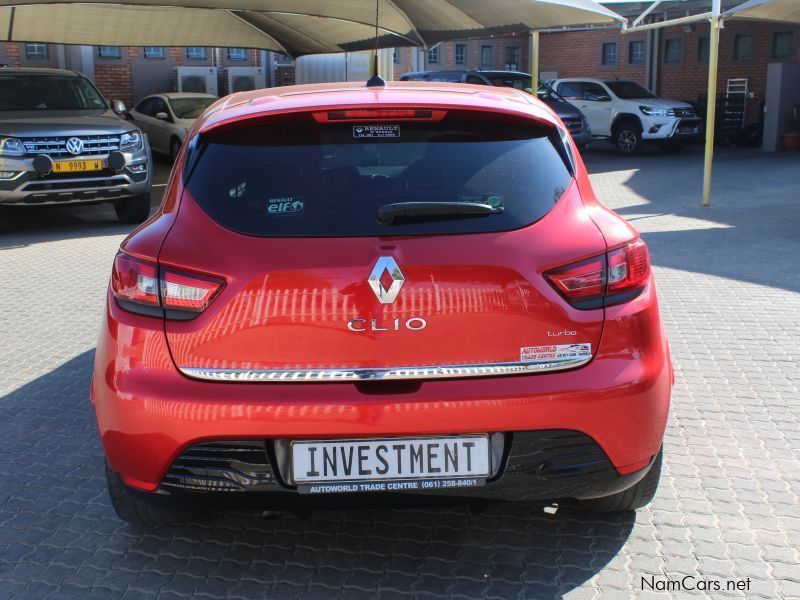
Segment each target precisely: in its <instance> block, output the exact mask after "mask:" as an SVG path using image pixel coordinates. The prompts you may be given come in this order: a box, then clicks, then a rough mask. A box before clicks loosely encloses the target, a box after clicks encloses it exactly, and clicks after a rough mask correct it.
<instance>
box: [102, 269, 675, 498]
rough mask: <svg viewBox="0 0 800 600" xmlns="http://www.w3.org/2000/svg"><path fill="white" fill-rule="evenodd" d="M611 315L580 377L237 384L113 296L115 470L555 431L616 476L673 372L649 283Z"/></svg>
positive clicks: (632, 461)
mask: <svg viewBox="0 0 800 600" xmlns="http://www.w3.org/2000/svg"><path fill="white" fill-rule="evenodd" d="M606 314H607V320H606V324H605V328H604V333H603V339H602V341H601V343H600V347H599V349H598V352H597V354H596V355H595V358H594V359H593V360H592V361H591V362H590V363H589V364H588V365H586V366H584V367H582V368H580V369H577V370H573V371H563V372H557V373H548V374H541V375H521V376H510V377H497V378H486V379H472V380H468V379H445V380H438V381H425V382H385V383H384V382H374V383H367V384H357V383H355V384H354V383H231V382H210V381H198V380H193V379H189V378H187V377H185V376H183V375H181V374H180V373H179V372H178V371H177V370H176V368H175V366H174V364H173V363H172V359H171V357H170V354H169V351H168V348H167V346H166V341H165V338H164V332H163V323H162V322H161V321H159V320H156V319H152V318H149V317H143V316H138V315H133V314H130V313H127V312H124V311H122V310H121V309H119V307H118V306H117V305H116V303H115V302H114V301H113V299H110V301H109V303H108V311H107V314H106V318H105V322H104V325H103V327H102V329H101V336H100V340H99V343H98V347H97V353H96V356H95V375H94V379H93V382H92V398H93V401H94V403H95V408H96V413H97V421H98V426H99V430H100V435H101V439H102V443H103V446H104V449H105V452H106V455H107V457H108V460H109V463H110V465H111V468H112V469H113V470H114V471H116V472H117V473H119V474H120V476H121V477H122V479H123V481H125V482H126V484H128V485H129V486H133V487H137V488H139V489H142V490H148V491H155V490H157V489H158V488H159V487H160V486H161V485H162V483H163V481H164V478H165V475H166V474H167V472H168V471H169V469H170V467H171V466H172V465H173V463H174V462H175V460H176V459H177V458H178V457H179V456H180V455H181V453H183V452H184V451H185V450H186V449H187V448H189V447H191V446H193V445H195V444H199V443H203V442H208V441H213V440H231V439H233V440H255V441H259V440H261V441H264V440H275V439H297V438H340V437H384V436H411V435H427V434H456V433H477V432H505V433H513V432H536V431H553V430H568V431H572V432H577V433H579V434H581V435H583V436H586V437H588V438H589V439H590V440H592V441H593V442H594V443H596V444H597V445H598V447H599V448H600V449H601V450H602V452H603V453H604V455H605V456H606V457H607V461H608V464H609V465H611V467H612V469H613V471H615V473H613V477H612V480H617V479H616V478H618V477H619V476H620V475H624V474H628V473H631V472H634V471H637V470H640V469H642V468H643V467H644V466H646V465H647V464H648V463H649V461H650V460H651V458H652V457H653V455H655V454H656V453H657V452H658V449H659V447H660V446H661V441H662V438H663V434H664V428H665V425H666V419H667V413H668V410H669V398H670V390H671V381H672V371H671V366H670V364H669V358H668V351H667V345H666V339H665V337H664V335H663V331H662V329H661V325H660V320H659V317H658V305H657V302H656V299H655V293H654V288H653V285H652V283H651V284H650V285H648V287H647V288H646V290H645V292H643V294H642V295H641V296H640V297H639V298H637V299H636V300H633V301H631V302H629V303H627V304H625V305H620V306H616V307H613V308H609V309H607V311H606ZM520 481H527V482H528V483H526V484H524V486H523V487H525V486H533V487H536V485H539V486H540V488H541V489H540V490H539V492H542V493H544V492H547V493H546V494H545V496H547V495H549V494H550V493H551V492H550V491H547V490H546V489H545V487H543V486H541V484H535V482H534V481H533V480H529V479H521V480H520ZM634 483H635V481H634ZM534 484H535V485H534ZM539 492H537V491H536V490H533V491H531V490H529V493H531V494H534V495H536V494H538V493H539ZM612 493H613V492H612ZM572 495H573V496H577V493H572Z"/></svg>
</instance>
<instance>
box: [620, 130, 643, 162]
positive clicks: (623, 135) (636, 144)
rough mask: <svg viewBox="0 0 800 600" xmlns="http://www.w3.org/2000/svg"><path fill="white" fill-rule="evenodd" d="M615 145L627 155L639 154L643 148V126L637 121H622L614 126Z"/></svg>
mask: <svg viewBox="0 0 800 600" xmlns="http://www.w3.org/2000/svg"><path fill="white" fill-rule="evenodd" d="M614 146H616V148H617V152H619V153H620V154H624V155H626V156H632V155H634V154H638V153H639V152H640V151H641V149H642V128H641V126H639V125H638V124H636V123H633V122H629V123H622V124H621V125H617V126H616V127H615V128H614Z"/></svg>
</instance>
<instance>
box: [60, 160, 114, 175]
mask: <svg viewBox="0 0 800 600" xmlns="http://www.w3.org/2000/svg"><path fill="white" fill-rule="evenodd" d="M102 170H103V161H102V160H57V161H55V162H53V173H80V172H85V171H102Z"/></svg>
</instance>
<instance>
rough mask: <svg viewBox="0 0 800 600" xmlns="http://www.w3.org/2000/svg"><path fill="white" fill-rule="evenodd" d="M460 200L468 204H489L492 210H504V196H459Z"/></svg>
mask: <svg viewBox="0 0 800 600" xmlns="http://www.w3.org/2000/svg"><path fill="white" fill-rule="evenodd" d="M458 199H459V200H460V201H461V202H466V203H468V204H488V205H489V206H491V207H492V208H502V206H503V195H502V194H459V195H458Z"/></svg>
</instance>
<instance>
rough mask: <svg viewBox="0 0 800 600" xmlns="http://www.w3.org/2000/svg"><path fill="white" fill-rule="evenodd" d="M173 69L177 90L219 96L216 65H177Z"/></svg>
mask: <svg viewBox="0 0 800 600" xmlns="http://www.w3.org/2000/svg"><path fill="white" fill-rule="evenodd" d="M175 71H176V74H177V78H178V91H179V92H194V93H197V94H212V95H214V96H219V93H218V91H217V68H216V67H178V68H177V69H175Z"/></svg>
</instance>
